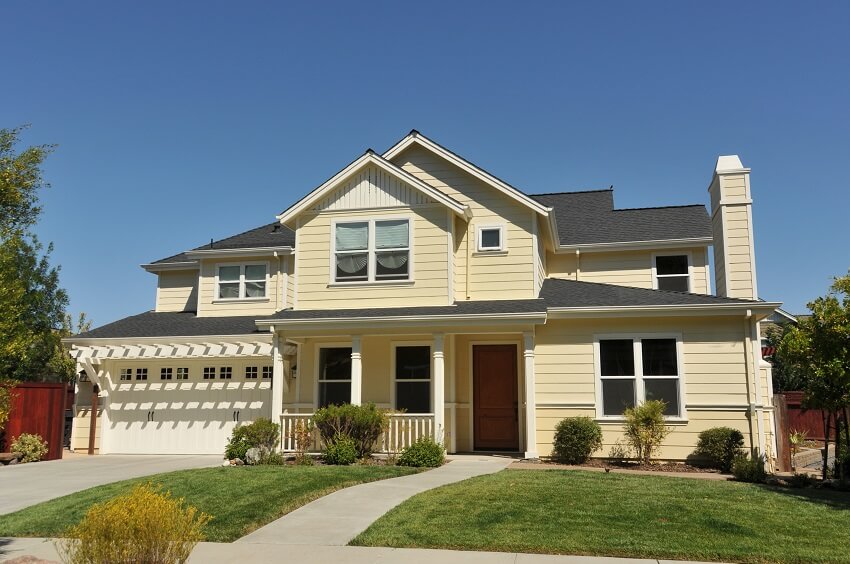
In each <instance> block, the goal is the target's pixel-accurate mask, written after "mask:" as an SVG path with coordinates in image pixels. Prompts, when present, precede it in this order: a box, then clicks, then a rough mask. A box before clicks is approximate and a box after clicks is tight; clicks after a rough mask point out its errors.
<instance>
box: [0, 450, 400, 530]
mask: <svg viewBox="0 0 850 564" xmlns="http://www.w3.org/2000/svg"><path fill="white" fill-rule="evenodd" d="M413 472H415V470H413V469H410V468H402V467H398V466H251V467H248V466H240V467H235V468H204V469H200V470H181V471H179V472H168V473H166V474H157V475H154V476H147V477H144V478H138V479H133V480H126V481H123V482H115V483H112V484H107V485H105V486H99V487H97V488H91V489H88V490H84V491H81V492H77V493H75V494H71V495H68V496H65V497H60V498H57V499H53V500H51V501H46V502H44V503H40V504H38V505H34V506H32V507H28V508H26V509H21V510H20V511H16V512H15V513H10V514H8V515H0V537H56V536H59V535H61V534H62V533H63V532H64V531H65V530H66V529H67V528H68V527H70V526H71V525H74V524H76V523H77V522H79V520H80V519H81V518H82V517H83V515H84V514H85V512H86V510H87V509H88V508H89V507H90V506H91V505H92V504H93V503H98V502H101V501H104V500H106V499H109V498H111V497H114V496H116V495H118V494H121V493H124V492H126V491H128V490H129V489H130V488H131V487H132V486H133V485H134V484H137V483H140V482H141V483H144V482H151V483H153V484H161V485H162V487H163V489H165V490H168V491H171V493H172V494H174V496H176V497H183V498H185V499H186V503H188V504H191V505H194V506H195V507H197V508H198V509H200V510H201V511H204V512H205V513H208V514H210V515H212V516H213V517H214V518H213V520H212V521H211V522H210V524H209V526H208V527H207V540H210V541H216V542H230V541H234V540H236V539H238V538H239V537H241V536H244V535H246V534H248V533H249V532H251V531H253V530H254V529H257V528H259V527H261V526H263V525H265V524H267V523H269V522H271V521H273V520H275V519H277V518H278V517H280V516H281V515H284V514H285V513H289V512H290V511H292V510H293V509H296V508H298V507H300V506H302V505H304V504H305V503H308V502H310V501H312V500H314V499H316V498H319V497H321V496H323V495H326V494H328V493H330V492H332V491H334V490H338V489H340V488H344V487H348V486H352V485H355V484H360V483H363V482H371V481H374V480H382V479H384V478H395V477H397V476H403V475H406V474H411V473H413Z"/></svg>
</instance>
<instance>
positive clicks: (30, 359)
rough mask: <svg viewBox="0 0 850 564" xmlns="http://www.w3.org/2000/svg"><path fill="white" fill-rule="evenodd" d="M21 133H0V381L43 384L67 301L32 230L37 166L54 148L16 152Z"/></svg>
mask: <svg viewBox="0 0 850 564" xmlns="http://www.w3.org/2000/svg"><path fill="white" fill-rule="evenodd" d="M20 132H21V128H17V129H0V378H4V377H5V378H12V379H15V380H41V379H44V378H45V377H47V376H51V369H52V368H51V359H53V358H54V356H55V354H56V351H57V349H60V348H61V346H62V345H61V341H60V339H61V333H60V330H61V328H62V323H63V321H64V320H65V308H66V307H67V305H68V296H67V294H66V293H65V291H64V290H63V289H62V288H61V287H60V286H59V269H58V268H55V267H52V266H51V265H50V261H49V256H50V252H51V251H52V246H51V245H48V247H47V249H46V251H45V249H44V247H43V246H42V245H41V243H40V242H39V241H38V238H37V237H36V236H35V234H34V233H33V232H32V228H33V226H34V225H35V223H36V221H37V220H38V217H39V214H40V213H41V208H40V207H39V205H38V192H39V190H41V189H43V188H46V187H48V186H49V185H48V184H47V183H46V182H45V181H44V180H43V177H42V172H41V165H42V163H43V161H44V159H45V158H46V157H47V155H48V154H49V153H50V152H51V151H52V149H53V147H51V146H47V145H41V146H35V147H28V148H26V149H24V150H22V151H21V152H19V153H18V152H16V145H17V144H18V137H19V135H20Z"/></svg>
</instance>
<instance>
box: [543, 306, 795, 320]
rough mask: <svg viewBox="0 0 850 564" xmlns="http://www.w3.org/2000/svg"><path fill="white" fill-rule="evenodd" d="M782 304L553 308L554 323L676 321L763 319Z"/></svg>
mask: <svg viewBox="0 0 850 564" xmlns="http://www.w3.org/2000/svg"><path fill="white" fill-rule="evenodd" d="M780 305H782V303H781V302H758V303H726V304H676V305H650V306H588V307H550V308H548V316H549V318H551V319H566V318H588V317H671V316H672V317H675V316H693V315H706V316H719V315H734V316H744V317H750V316H755V317H756V319H759V320H760V319H764V318H765V317H768V316H769V315H770V314H771V313H773V312H774V311H775V310H776V308H778V307H779V306H780Z"/></svg>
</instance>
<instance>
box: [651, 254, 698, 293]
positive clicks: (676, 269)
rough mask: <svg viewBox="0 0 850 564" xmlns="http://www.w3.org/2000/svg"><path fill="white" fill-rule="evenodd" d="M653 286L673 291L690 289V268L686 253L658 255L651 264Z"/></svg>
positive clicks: (688, 290)
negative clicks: (653, 278)
mask: <svg viewBox="0 0 850 564" xmlns="http://www.w3.org/2000/svg"><path fill="white" fill-rule="evenodd" d="M653 272H654V273H655V287H656V288H657V289H659V290H672V291H674V292H690V291H691V268H690V261H689V260H688V255H659V256H656V257H655V264H654V265H653Z"/></svg>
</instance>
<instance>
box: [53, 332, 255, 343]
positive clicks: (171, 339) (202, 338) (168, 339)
mask: <svg viewBox="0 0 850 564" xmlns="http://www.w3.org/2000/svg"><path fill="white" fill-rule="evenodd" d="M210 341H227V342H234V343H235V342H238V341H260V342H263V343H265V342H271V333H250V334H247V335H193V336H179V335H178V336H161V337H65V338H64V339H62V343H63V344H66V345H143V344H157V345H159V344H166V345H167V344H171V343H192V344H203V343H208V342H210Z"/></svg>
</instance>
